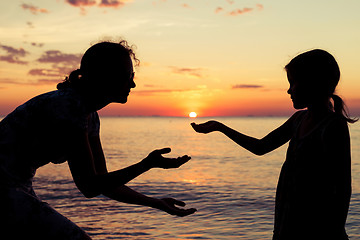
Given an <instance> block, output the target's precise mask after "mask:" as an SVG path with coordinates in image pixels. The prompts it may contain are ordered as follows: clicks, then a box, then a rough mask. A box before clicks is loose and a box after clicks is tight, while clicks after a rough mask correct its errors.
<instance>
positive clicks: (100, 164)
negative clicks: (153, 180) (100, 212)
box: [89, 136, 196, 216]
mask: <svg viewBox="0 0 360 240" xmlns="http://www.w3.org/2000/svg"><path fill="white" fill-rule="evenodd" d="M89 142H90V146H91V150H92V152H93V156H94V162H95V168H96V171H97V173H98V174H107V173H108V170H107V167H106V160H105V156H104V152H103V149H102V145H101V141H100V138H99V136H93V137H90V138H89ZM103 194H104V195H105V196H107V197H109V198H111V199H114V200H116V201H119V202H124V203H130V204H137V205H142V206H148V207H152V208H157V209H160V210H163V211H165V212H167V213H169V214H172V215H177V216H186V215H189V214H192V213H194V212H195V211H196V209H194V208H191V209H182V208H178V207H176V206H175V205H178V206H182V207H184V206H185V203H184V202H181V201H178V200H175V199H172V198H164V199H156V198H152V197H148V196H146V195H144V194H141V193H139V192H137V191H134V190H133V189H131V188H129V187H127V186H125V185H122V186H119V187H117V188H115V189H112V190H111V191H107V192H103Z"/></svg>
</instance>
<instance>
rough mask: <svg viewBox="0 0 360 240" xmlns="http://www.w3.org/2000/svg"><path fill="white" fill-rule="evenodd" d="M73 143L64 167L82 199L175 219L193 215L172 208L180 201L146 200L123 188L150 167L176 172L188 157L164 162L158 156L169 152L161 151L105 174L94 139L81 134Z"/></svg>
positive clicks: (101, 154) (180, 204)
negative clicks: (141, 207)
mask: <svg viewBox="0 0 360 240" xmlns="http://www.w3.org/2000/svg"><path fill="white" fill-rule="evenodd" d="M73 139H74V140H75V139H77V140H76V141H75V142H76V143H77V145H76V148H73V149H72V151H71V152H72V154H70V157H69V160H68V163H69V166H70V170H71V173H72V175H73V178H74V181H75V183H76V185H77V187H78V188H79V190H80V191H81V192H82V193H83V194H84V196H86V197H95V196H97V195H99V194H104V195H105V196H108V197H110V198H112V199H114V200H117V201H121V202H125V203H133V204H139V205H144V206H150V207H154V208H157V209H160V210H163V211H165V212H167V213H169V214H173V215H178V216H186V215H189V214H192V213H194V212H195V211H196V210H195V209H180V208H178V207H176V206H175V205H179V206H185V204H184V203H183V202H181V201H178V200H175V199H172V198H165V199H155V198H151V197H147V196H145V195H143V194H141V193H138V192H136V191H134V190H132V189H130V188H128V187H126V186H124V184H125V183H127V182H129V181H130V180H132V179H134V178H135V177H137V176H139V175H140V174H142V173H144V172H146V171H148V170H149V169H151V168H153V167H160V168H177V167H180V166H181V165H182V164H184V163H185V162H187V161H188V160H189V159H190V157H188V156H183V157H179V158H164V157H162V155H161V154H164V153H168V152H170V149H169V148H165V149H160V150H155V151H153V152H152V153H150V154H149V156H147V157H146V158H145V159H144V160H142V161H141V162H139V163H136V164H134V165H132V166H129V167H127V168H124V169H121V170H118V171H114V172H110V173H109V172H108V171H107V167H106V162H105V157H104V153H103V150H102V147H101V142H100V138H99V137H98V136H94V137H91V138H89V137H88V136H87V134H86V133H85V134H84V135H82V134H80V136H78V137H77V138H76V137H74V138H73ZM74 140H73V142H74ZM71 156H72V157H71Z"/></svg>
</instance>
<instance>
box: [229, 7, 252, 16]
mask: <svg viewBox="0 0 360 240" xmlns="http://www.w3.org/2000/svg"><path fill="white" fill-rule="evenodd" d="M253 10H254V9H253V8H247V7H245V8H243V9H235V10H233V11H231V12H229V13H228V15H231V16H237V15H241V14H244V13H248V12H252V11H253Z"/></svg>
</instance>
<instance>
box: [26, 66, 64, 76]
mask: <svg viewBox="0 0 360 240" xmlns="http://www.w3.org/2000/svg"><path fill="white" fill-rule="evenodd" d="M28 74H29V75H32V76H46V77H59V75H60V74H61V73H60V71H59V69H45V68H35V69H31V70H30V71H29V72H28Z"/></svg>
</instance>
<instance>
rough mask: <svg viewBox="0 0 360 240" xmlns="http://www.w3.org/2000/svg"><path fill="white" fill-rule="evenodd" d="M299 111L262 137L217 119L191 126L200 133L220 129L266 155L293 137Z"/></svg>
mask: <svg viewBox="0 0 360 240" xmlns="http://www.w3.org/2000/svg"><path fill="white" fill-rule="evenodd" d="M298 113H299V112H297V113H295V114H294V115H293V116H291V117H290V118H289V119H288V120H287V121H286V122H285V123H284V124H283V125H281V126H280V127H279V128H277V129H275V130H274V131H272V132H271V133H269V134H268V135H266V136H265V137H263V138H261V139H257V138H254V137H250V136H247V135H245V134H242V133H240V132H238V131H236V130H234V129H232V128H230V127H228V126H226V125H224V124H222V123H220V122H217V121H208V122H206V123H202V124H195V123H192V124H191V126H192V127H193V128H194V130H195V131H196V132H199V133H210V132H214V131H219V132H221V133H223V134H225V135H226V136H227V137H229V138H230V139H231V140H233V141H234V142H235V143H237V144H238V145H240V146H242V147H243V148H245V149H246V150H248V151H250V152H252V153H254V154H256V155H264V154H265V153H268V152H271V151H273V150H275V149H276V148H278V147H280V146H282V145H283V144H285V143H286V142H287V141H289V140H290V139H291V137H292V134H293V125H294V120H295V119H296V118H297V116H298Z"/></svg>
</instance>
